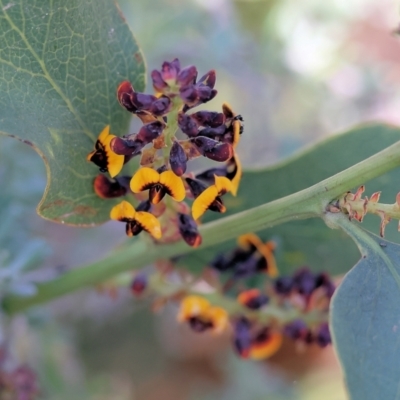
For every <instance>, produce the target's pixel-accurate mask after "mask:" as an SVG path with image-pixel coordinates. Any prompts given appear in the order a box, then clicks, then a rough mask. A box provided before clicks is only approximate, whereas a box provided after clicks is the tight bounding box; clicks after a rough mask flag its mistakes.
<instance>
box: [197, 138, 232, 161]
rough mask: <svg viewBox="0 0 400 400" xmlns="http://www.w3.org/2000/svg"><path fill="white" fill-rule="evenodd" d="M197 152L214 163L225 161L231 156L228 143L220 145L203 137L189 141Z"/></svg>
mask: <svg viewBox="0 0 400 400" xmlns="http://www.w3.org/2000/svg"><path fill="white" fill-rule="evenodd" d="M191 141H192V143H193V144H194V145H195V146H196V147H197V149H198V151H199V152H200V153H201V154H202V155H203V156H204V157H207V158H209V159H210V160H214V161H220V162H223V161H227V160H229V159H230V158H232V156H233V147H232V146H231V145H230V144H229V143H221V142H218V141H217V140H214V139H210V138H207V137H205V136H197V137H195V138H193V139H191Z"/></svg>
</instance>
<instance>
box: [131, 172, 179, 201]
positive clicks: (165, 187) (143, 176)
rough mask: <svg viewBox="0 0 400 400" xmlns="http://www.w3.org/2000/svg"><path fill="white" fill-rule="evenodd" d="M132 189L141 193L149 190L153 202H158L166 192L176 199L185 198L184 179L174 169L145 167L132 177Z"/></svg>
mask: <svg viewBox="0 0 400 400" xmlns="http://www.w3.org/2000/svg"><path fill="white" fill-rule="evenodd" d="M130 186H131V190H132V192H133V193H140V192H143V191H144V190H149V199H150V201H151V202H152V203H153V204H158V203H159V202H160V201H161V200H162V198H163V197H164V196H165V194H169V195H170V196H171V197H172V198H173V199H175V200H176V201H182V200H183V199H184V198H185V192H186V191H185V186H184V184H183V181H182V179H181V178H180V177H179V176H176V175H175V174H174V173H173V172H172V171H169V170H168V171H163V172H161V173H159V172H158V171H156V170H154V169H152V168H147V167H143V168H140V169H139V170H138V171H137V172H136V174H135V175H134V176H133V177H132V179H131V184H130Z"/></svg>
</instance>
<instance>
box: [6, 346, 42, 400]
mask: <svg viewBox="0 0 400 400" xmlns="http://www.w3.org/2000/svg"><path fill="white" fill-rule="evenodd" d="M39 396H40V391H39V385H38V380H37V376H36V374H35V373H34V372H33V371H32V369H31V368H29V367H28V366H27V365H20V366H17V367H15V368H11V369H10V368H6V351H5V349H4V348H3V347H0V399H4V400H6V399H10V400H12V399H16V400H35V399H38V398H39Z"/></svg>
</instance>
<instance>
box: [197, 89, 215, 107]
mask: <svg viewBox="0 0 400 400" xmlns="http://www.w3.org/2000/svg"><path fill="white" fill-rule="evenodd" d="M217 94H218V91H217V90H215V89H210V88H209V87H208V86H200V87H199V88H198V89H197V98H198V104H201V103H207V102H208V101H210V100H212V99H213V98H214V97H215V96H216V95H217ZM196 105H197V104H196Z"/></svg>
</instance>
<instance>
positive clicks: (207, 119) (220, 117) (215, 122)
mask: <svg viewBox="0 0 400 400" xmlns="http://www.w3.org/2000/svg"><path fill="white" fill-rule="evenodd" d="M190 117H191V118H193V119H194V120H195V121H196V122H197V124H198V125H199V126H208V127H210V128H216V127H218V126H220V125H223V124H225V115H224V114H223V113H219V112H215V111H198V112H196V113H193V114H191V115H190Z"/></svg>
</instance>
